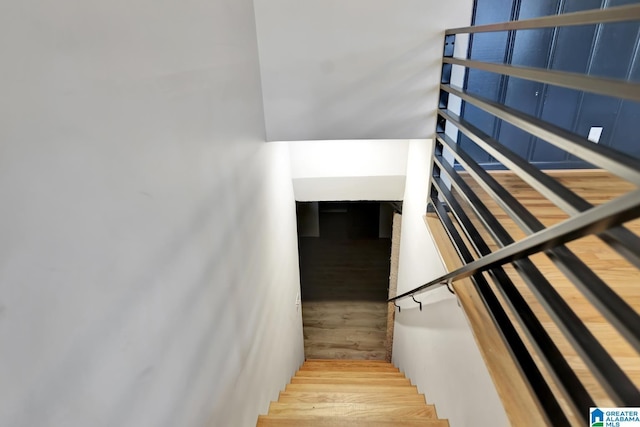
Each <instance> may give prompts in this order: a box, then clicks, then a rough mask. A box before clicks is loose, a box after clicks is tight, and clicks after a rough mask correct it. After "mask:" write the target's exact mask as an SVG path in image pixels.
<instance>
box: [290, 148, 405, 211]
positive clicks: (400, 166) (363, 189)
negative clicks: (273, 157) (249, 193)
mask: <svg viewBox="0 0 640 427" xmlns="http://www.w3.org/2000/svg"><path fill="white" fill-rule="evenodd" d="M408 147H409V141H408V140H351V141H346V140H342V141H292V142H289V150H290V152H291V175H292V178H293V188H294V193H295V198H296V200H298V201H327V200H402V198H403V196H404V183H405V175H406V169H407V149H408Z"/></svg>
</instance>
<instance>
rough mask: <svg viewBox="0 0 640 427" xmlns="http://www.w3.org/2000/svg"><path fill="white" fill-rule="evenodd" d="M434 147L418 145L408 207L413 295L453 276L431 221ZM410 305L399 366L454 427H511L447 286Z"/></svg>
mask: <svg viewBox="0 0 640 427" xmlns="http://www.w3.org/2000/svg"><path fill="white" fill-rule="evenodd" d="M432 147H433V146H432V142H431V141H411V143H410V146H409V161H408V163H407V185H406V190H405V197H404V201H403V208H402V231H401V241H400V263H399V267H398V289H397V293H398V294H401V293H403V292H406V291H409V290H411V289H413V288H415V287H417V286H419V285H422V284H424V283H427V282H429V281H430V280H432V279H434V278H436V277H438V276H440V275H442V274H444V273H445V267H444V265H443V263H442V260H441V258H440V255H439V253H438V251H437V249H436V247H435V243H434V241H433V239H432V238H431V235H430V234H429V232H428V230H427V228H426V225H425V223H424V220H423V215H424V214H425V208H426V201H427V197H428V186H427V185H425V184H426V183H427V182H428V179H429V174H430V164H429V158H430V154H431V150H432ZM416 299H417V300H419V301H421V302H422V306H423V309H422V311H420V310H419V308H418V305H417V304H416V303H414V302H413V301H412V300H411V299H407V300H402V301H401V302H400V303H399V304H400V306H401V307H402V310H401V312H400V313H396V318H395V327H394V336H393V363H394V364H395V365H396V366H397V367H398V368H400V370H402V371H403V372H404V373H405V374H406V375H407V377H408V378H410V379H411V381H412V382H413V383H414V384H415V385H417V386H418V390H419V391H420V392H421V393H425V395H426V398H427V402H429V403H433V404H435V405H436V409H437V411H438V416H440V417H441V418H448V419H449V422H450V424H451V427H466V426H482V427H496V426H505V427H506V426H508V425H509V422H508V420H507V417H506V414H505V412H504V408H503V407H502V403H501V402H500V398H499V397H498V394H497V392H496V390H495V387H494V385H493V383H492V381H491V378H490V376H489V373H488V371H487V368H486V366H485V365H484V361H483V359H482V356H481V355H480V352H479V350H478V348H477V346H476V343H475V341H474V338H473V335H472V333H471V329H470V327H469V325H468V323H467V321H466V318H465V317H464V313H463V312H462V310H461V309H460V307H458V304H457V302H456V298H455V296H453V295H451V294H450V293H449V291H448V290H447V289H446V288H444V287H441V288H439V289H436V290H431V291H428V292H425V293H422V294H420V295H418V296H416Z"/></svg>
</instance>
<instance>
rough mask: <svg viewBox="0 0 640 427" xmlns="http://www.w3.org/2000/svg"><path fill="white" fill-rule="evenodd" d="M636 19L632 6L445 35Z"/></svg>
mask: <svg viewBox="0 0 640 427" xmlns="http://www.w3.org/2000/svg"><path fill="white" fill-rule="evenodd" d="M638 19H640V5H637V4H634V5H627V6H618V7H611V8H608V9H593V10H585V11H581V12H572V13H563V14H560V15H551V16H543V17H541V18H531V19H523V20H521V21H507V22H499V23H496V24H486V25H478V26H471V27H460V28H452V29H449V30H446V31H445V34H446V35H452V34H464V33H487V32H494V31H508V30H531V29H536V28H553V27H567V26H574V25H589V24H606V23H611V22H625V21H635V20H638Z"/></svg>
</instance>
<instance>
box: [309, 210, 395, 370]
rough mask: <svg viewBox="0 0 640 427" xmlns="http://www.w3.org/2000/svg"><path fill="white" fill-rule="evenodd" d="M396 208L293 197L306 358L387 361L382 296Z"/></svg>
mask: <svg viewBox="0 0 640 427" xmlns="http://www.w3.org/2000/svg"><path fill="white" fill-rule="evenodd" d="M399 206H400V205H399V204H398V203H395V204H393V203H388V202H380V201H366V202H297V204H296V211H297V220H298V246H299V257H300V281H301V300H302V318H303V331H304V344H305V357H306V358H307V359H370V360H388V359H389V358H390V344H391V341H390V340H391V335H390V333H389V331H388V320H387V318H388V304H387V302H386V300H387V298H388V294H389V284H390V281H389V279H390V276H393V275H392V274H391V262H390V260H391V252H392V251H391V248H392V234H393V229H394V228H393V216H394V210H397V209H398V207H399ZM398 231H399V230H398ZM398 237H399V236H398ZM392 325H393V317H391V321H390V325H389V326H390V327H392Z"/></svg>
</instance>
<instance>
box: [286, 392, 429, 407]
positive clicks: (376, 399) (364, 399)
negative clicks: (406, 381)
mask: <svg viewBox="0 0 640 427" xmlns="http://www.w3.org/2000/svg"><path fill="white" fill-rule="evenodd" d="M278 401H279V402H289V403H293V402H299V403H303V402H306V403H313V402H318V403H322V402H345V403H395V402H400V403H406V404H409V403H421V404H423V405H424V404H425V403H426V400H425V398H424V394H417V393H416V394H413V393H393V392H387V393H375V392H372V393H344V392H317V391H309V392H291V391H282V392H280V398H279V399H278Z"/></svg>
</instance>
